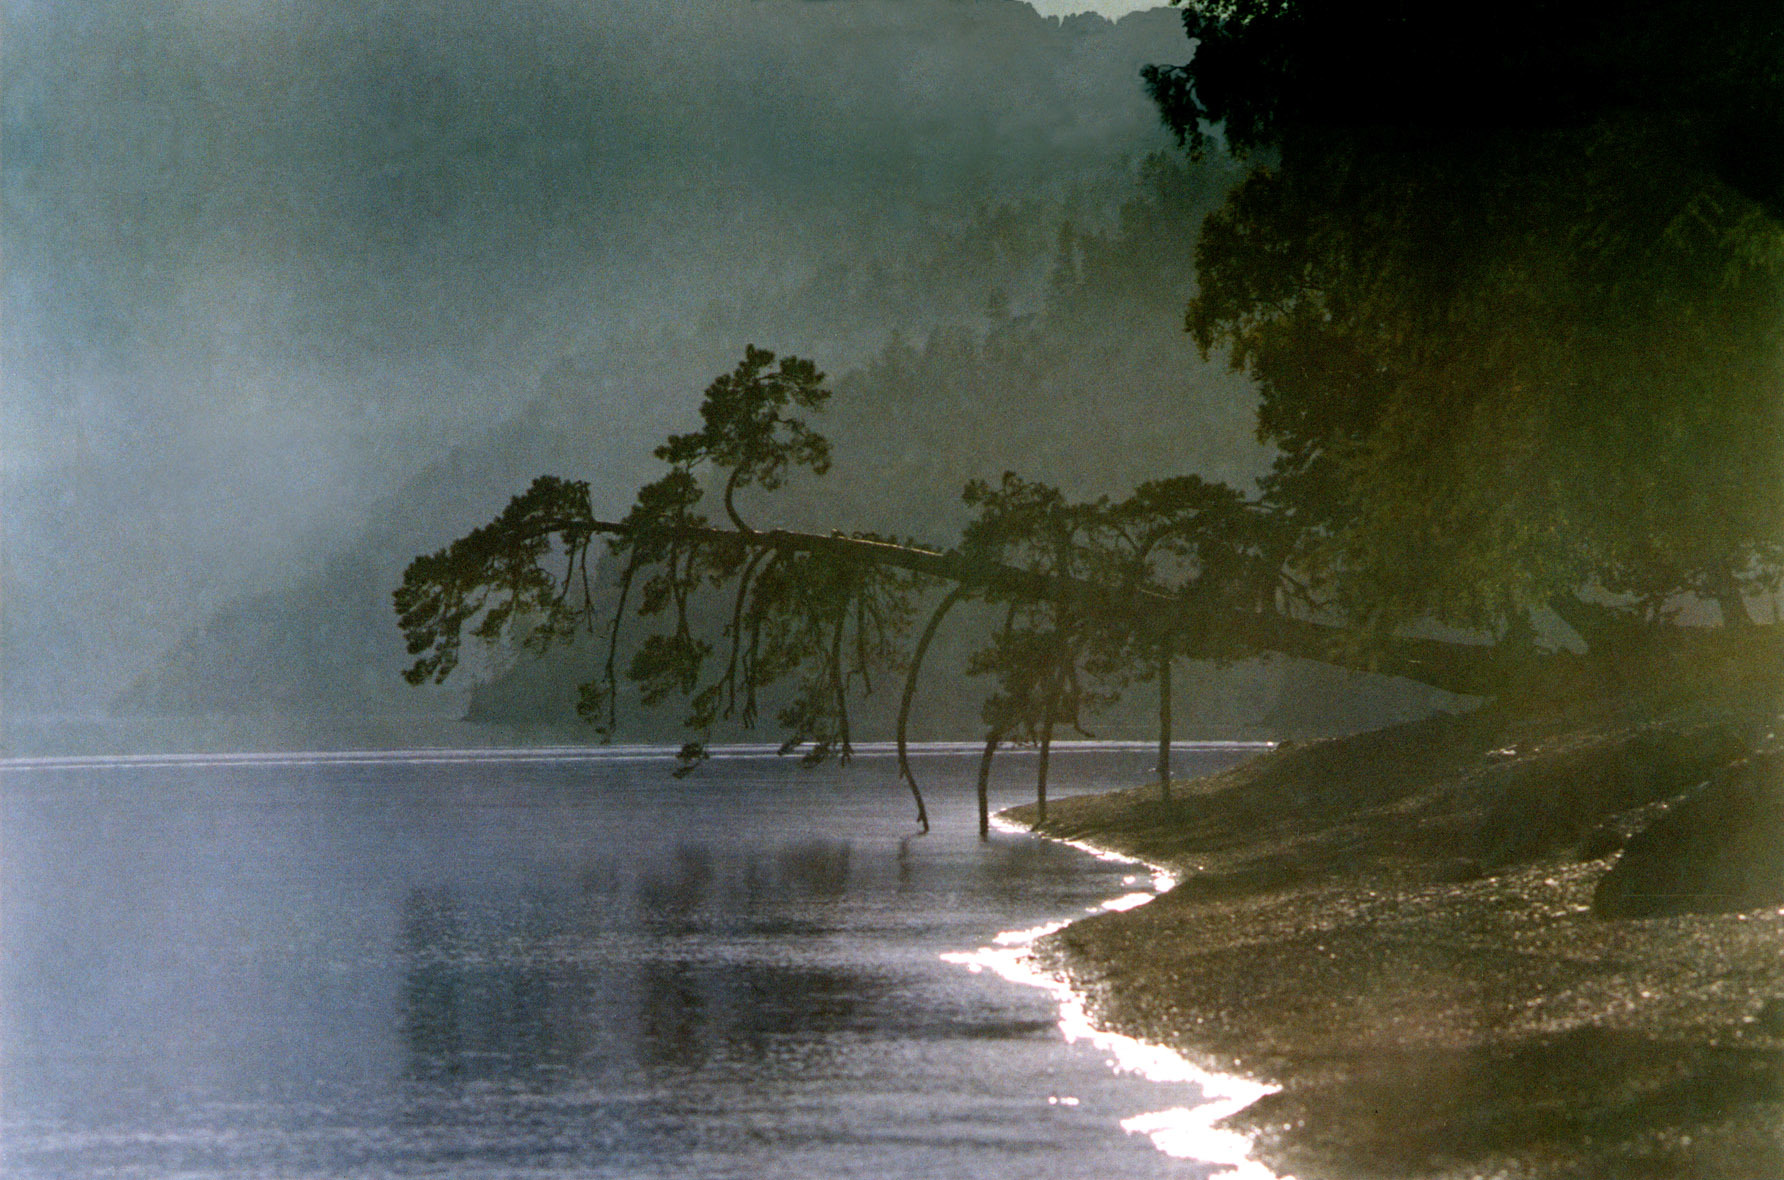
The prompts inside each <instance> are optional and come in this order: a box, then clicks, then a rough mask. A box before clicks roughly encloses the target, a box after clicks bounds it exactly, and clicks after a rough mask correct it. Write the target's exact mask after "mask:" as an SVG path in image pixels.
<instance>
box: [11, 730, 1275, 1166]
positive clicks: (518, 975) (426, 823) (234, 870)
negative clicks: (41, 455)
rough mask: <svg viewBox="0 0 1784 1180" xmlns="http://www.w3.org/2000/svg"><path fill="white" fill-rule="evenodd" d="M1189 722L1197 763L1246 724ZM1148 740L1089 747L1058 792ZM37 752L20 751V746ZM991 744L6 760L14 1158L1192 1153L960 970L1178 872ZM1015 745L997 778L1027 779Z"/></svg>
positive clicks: (1145, 1094) (677, 1159)
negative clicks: (1000, 824)
mask: <svg viewBox="0 0 1784 1180" xmlns="http://www.w3.org/2000/svg"><path fill="white" fill-rule="evenodd" d="M1250 752H1251V751H1250V750H1247V749H1244V748H1240V747H1205V748H1197V749H1183V748H1180V749H1179V750H1178V752H1177V758H1178V760H1179V764H1180V766H1181V769H1182V770H1183V771H1184V772H1188V771H1191V770H1197V769H1213V768H1215V767H1218V766H1221V765H1225V764H1229V763H1231V762H1233V761H1236V760H1238V759H1239V758H1241V757H1243V756H1245V754H1247V753H1250ZM1151 761H1152V754H1151V753H1150V752H1148V751H1144V750H1138V749H1132V748H1129V749H1120V750H1111V749H1107V748H1105V749H1100V750H1096V751H1086V750H1080V751H1072V752H1064V753H1062V754H1060V755H1059V756H1058V757H1057V759H1056V768H1055V771H1054V775H1053V778H1054V784H1055V785H1054V787H1053V789H1054V791H1055V792H1056V793H1058V794H1069V793H1073V792H1076V791H1085V790H1104V789H1109V788H1112V787H1117V786H1127V785H1132V784H1134V783H1136V782H1140V781H1144V780H1145V778H1146V777H1147V776H1148V773H1149V766H1150V763H1151ZM0 765H5V764H0ZM975 765H976V760H975V758H974V757H972V756H971V755H969V754H967V753H965V752H964V751H956V752H953V753H947V752H943V751H931V752H929V753H926V754H925V755H924V756H923V757H922V758H921V760H920V761H919V762H918V763H917V766H918V769H919V774H920V775H921V776H922V777H923V780H924V782H925V786H926V794H927V795H928V797H929V800H930V805H931V812H932V817H933V819H934V822H935V830H934V831H933V832H932V833H931V834H930V835H927V836H921V837H919V836H916V835H915V834H914V832H915V825H914V823H913V822H912V810H911V804H910V798H909V795H908V793H906V791H905V789H904V788H903V786H902V785H901V784H900V783H899V782H898V780H897V778H896V773H895V766H894V762H893V760H892V759H891V758H889V757H884V756H867V757H862V758H859V759H858V760H857V761H856V762H855V763H854V764H853V765H852V766H851V767H849V768H847V769H835V768H820V769H817V770H808V769H803V768H801V767H799V766H797V765H796V764H795V760H793V759H776V758H773V757H769V756H754V755H751V756H745V755H743V754H741V753H740V754H736V755H732V756H725V757H719V758H716V759H715V760H713V761H712V762H710V763H708V764H707V765H705V766H704V767H702V768H701V769H700V770H699V771H698V772H696V773H695V774H694V775H692V776H690V777H688V778H685V779H681V780H676V779H675V778H673V777H672V775H671V773H670V771H671V768H672V763H671V762H670V761H669V759H668V758H666V757H665V756H663V755H662V754H661V753H660V752H659V753H652V754H649V755H645V754H642V753H639V752H635V751H625V750H620V749H613V750H605V751H583V752H549V751H547V752H526V753H522V752H508V753H503V752H492V751H483V752H477V753H474V754H448V753H445V752H431V753H421V754H413V755H394V754H392V755H366V756H352V757H350V756H324V757H315V758H305V757H300V756H244V757H241V758H231V757H219V756H210V757H207V758H203V759H188V760H177V759H176V760H166V761H144V760H128V761H124V760H120V761H117V762H107V761H105V760H97V761H92V762H84V763H76V764H63V765H49V766H44V765H38V766H33V767H23V766H21V765H20V764H18V763H14V764H11V765H6V767H5V769H4V770H0V800H3V808H0V823H3V825H4V826H3V827H0V837H3V840H4V845H3V852H4V861H3V869H0V906H3V907H4V908H3V918H4V926H3V931H4V941H3V943H0V946H3V948H4V949H3V953H0V1021H3V1023H0V1037H3V1041H0V1045H3V1048H0V1053H3V1058H0V1066H3V1071H4V1072H3V1074H0V1078H3V1082H4V1091H3V1106H0V1118H3V1120H4V1121H3V1123H0V1133H3V1136H4V1138H3V1140H0V1149H3V1152H4V1155H3V1156H0V1163H3V1165H4V1170H5V1172H6V1174H7V1175H8V1176H10V1177H48V1176H56V1177H63V1176H66V1177H176V1176H177V1177H182V1178H197V1177H261V1176H266V1177H272V1176H277V1177H359V1176H435V1177H464V1178H469V1177H522V1176H525V1177H571V1176H578V1177H631V1176H675V1177H683V1176H687V1177H731V1176H736V1177H744V1176H750V1177H756V1176H766V1177H833V1176H861V1175H872V1176H881V1177H903V1176H911V1177H929V1176H936V1177H944V1176H945V1177H954V1176H958V1177H969V1176H970V1177H997V1176H1010V1177H1023V1178H1025V1180H1033V1178H1037V1177H1089V1176H1095V1177H1112V1178H1121V1177H1142V1178H1143V1177H1155V1176H1158V1177H1162V1176H1170V1177H1186V1176H1203V1175H1206V1174H1208V1172H1209V1170H1210V1168H1209V1166H1207V1165H1202V1164H1197V1163H1195V1162H1192V1161H1186V1160H1175V1159H1172V1158H1170V1157H1168V1156H1166V1155H1163V1154H1161V1153H1159V1152H1158V1151H1156V1150H1155V1149H1154V1148H1153V1146H1152V1144H1151V1142H1150V1141H1149V1140H1148V1139H1147V1138H1146V1137H1145V1136H1143V1135H1133V1134H1128V1133H1126V1132H1124V1131H1123V1130H1122V1129H1121V1127H1120V1122H1121V1120H1122V1119H1124V1118H1129V1117H1132V1116H1135V1115H1138V1114H1143V1113H1145V1112H1148V1111H1154V1110H1159V1109H1162V1108H1166V1107H1171V1106H1183V1105H1193V1104H1194V1103H1195V1102H1196V1101H1197V1100H1198V1097H1199V1096H1198V1094H1197V1093H1196V1088H1195V1086H1194V1085H1191V1084H1183V1085H1159V1084H1155V1083H1152V1082H1149V1081H1146V1080H1144V1079H1142V1078H1138V1077H1135V1076H1132V1075H1128V1074H1120V1073H1117V1072H1116V1071H1114V1070H1112V1069H1111V1068H1110V1066H1109V1064H1108V1060H1107V1057H1106V1055H1105V1054H1104V1053H1103V1052H1101V1051H1099V1050H1097V1049H1096V1048H1094V1047H1092V1046H1090V1045H1089V1044H1087V1043H1086V1042H1083V1041H1079V1042H1076V1043H1071V1042H1068V1041H1067V1040H1066V1039H1065V1038H1064V1037H1063V1036H1062V1035H1061V1033H1060V1030H1059V1028H1058V1025H1057V1016H1058V1013H1057V1011H1056V1009H1055V1006H1054V1003H1053V1001H1052V1000H1051V999H1049V998H1048V997H1047V996H1046V995H1045V994H1044V993H1043V992H1041V991H1039V990H1037V989H1034V988H1028V987H1022V986H1019V985H1017V984H1014V983H1010V982H1008V981H1006V980H1004V979H1002V978H999V977H998V976H996V975H994V974H993V973H991V972H980V973H973V972H970V971H968V970H966V969H965V968H964V967H962V966H959V965H957V964H954V963H949V962H945V961H943V960H942V959H941V957H940V956H941V955H942V954H943V953H947V952H958V951H965V950H972V949H974V948H977V947H980V946H984V945H985V944H987V943H989V942H990V941H991V940H992V938H993V937H994V936H995V935H996V934H997V933H998V932H1000V931H1004V930H1011V929H1020V928H1025V927H1032V926H1035V925H1038V924H1040V923H1043V922H1046V921H1049V920H1054V919H1059V918H1064V917H1071V916H1077V915H1080V914H1083V913H1084V912H1086V911H1087V910H1089V909H1091V908H1093V907H1095V906H1096V905H1098V904H1099V903H1100V902H1102V901H1104V900H1107V899H1109V898H1111V897H1114V896H1117V895H1121V894H1130V893H1133V892H1134V891H1135V890H1136V889H1146V888H1147V887H1148V878H1147V877H1146V875H1145V873H1144V872H1143V871H1142V870H1141V869H1140V868H1139V867H1138V866H1134V865H1131V864H1121V863H1112V862H1109V861H1101V860H1097V859H1095V858H1093V857H1091V856H1089V855H1087V854H1085V853H1082V852H1079V851H1077V850H1075V849H1072V848H1069V847H1066V846H1063V845H1058V844H1053V843H1049V842H1045V841H1041V840H1038V839H1036V838H1033V837H1030V836H1027V835H1024V834H1019V833H995V834H994V835H993V838H992V840H991V842H990V843H989V844H981V843H980V842H979V841H978V839H977V837H976V833H975V830H974V818H973V804H972V779H973V772H974V769H975ZM1033 767H1034V760H1033V756H1032V754H1031V755H1028V756H1026V757H1024V756H1021V755H1017V756H1013V757H1009V758H1007V759H1002V760H1001V764H1000V766H999V778H1000V779H1001V780H1002V781H1001V783H1000V784H999V789H998V793H997V795H996V797H995V799H994V802H995V804H996V805H999V806H1007V805H1010V804H1012V803H1016V802H1020V801H1022V800H1023V799H1024V798H1026V796H1027V795H1028V793H1029V792H1030V791H1031V790H1032V774H1033Z"/></svg>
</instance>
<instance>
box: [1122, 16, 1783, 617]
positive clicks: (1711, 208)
mask: <svg viewBox="0 0 1784 1180" xmlns="http://www.w3.org/2000/svg"><path fill="white" fill-rule="evenodd" d="M1188 7H1189V9H1190V12H1189V14H1188V15H1187V24H1188V25H1189V28H1190V32H1191V34H1192V36H1196V37H1199V38H1201V41H1200V44H1199V45H1198V48H1197V52H1196V57H1195V60H1194V61H1192V62H1191V63H1189V64H1188V65H1187V66H1184V67H1182V68H1181V69H1180V70H1176V71H1170V72H1167V74H1160V75H1158V77H1159V79H1160V81H1159V84H1158V85H1157V86H1155V92H1156V93H1157V95H1158V97H1159V99H1160V102H1161V104H1162V109H1163V111H1164V113H1165V115H1166V118H1167V120H1168V121H1172V122H1174V123H1175V124H1176V125H1177V126H1178V127H1179V129H1180V131H1183V132H1184V134H1185V135H1189V134H1190V133H1191V132H1192V131H1196V130H1198V129H1201V128H1203V127H1204V125H1205V124H1206V123H1207V122H1208V121H1210V120H1215V121H1220V120H1224V121H1225V127H1226V132H1227V134H1228V136H1229V138H1230V139H1231V141H1232V142H1234V143H1237V144H1240V145H1241V146H1244V147H1247V148H1263V147H1269V148H1270V149H1272V153H1273V158H1271V159H1270V160H1268V162H1260V163H1258V164H1257V165H1256V166H1254V167H1253V169H1252V172H1251V174H1250V175H1249V176H1248V178H1247V179H1246V180H1245V182H1244V183H1243V184H1241V185H1240V186H1238V187H1237V188H1236V189H1235V190H1234V191H1233V192H1232V193H1231V195H1230V197H1229V199H1228V201H1227V203H1226V205H1225V206H1224V207H1223V208H1222V209H1221V210H1219V211H1218V212H1216V213H1215V214H1214V215H1212V216H1211V217H1210V218H1209V219H1208V220H1207V222H1206V223H1205V224H1204V227H1203V231H1202V235H1201V238H1200V241H1199V243H1198V246H1197V264H1198V280H1199V289H1198V292H1197V295H1196V296H1195V298H1194V299H1193V301H1192V302H1191V304H1190V305H1189V308H1188V313H1187V323H1188V326H1189V328H1190V330H1191V333H1192V335H1193V336H1194V338H1195V340H1196V342H1197V344H1198V345H1199V346H1200V348H1201V349H1202V350H1203V352H1204V354H1209V353H1212V352H1214V351H1220V352H1223V353H1224V354H1225V355H1226V357H1227V359H1228V360H1229V362H1230V363H1231V364H1232V365H1233V366H1234V367H1235V368H1236V369H1241V370H1243V371H1245V372H1246V373H1248V374H1249V375H1250V376H1252V377H1253V378H1254V379H1255V381H1256V382H1257V384H1258V388H1259V391H1260V394H1261V399H1262V400H1261V408H1260V411H1259V419H1258V423H1259V434H1260V437H1261V438H1263V439H1264V440H1265V441H1267V442H1269V443H1271V444H1273V445H1274V446H1276V447H1277V448H1278V450H1279V452H1280V454H1279V457H1278V459H1277V461H1276V464H1275V467H1274V470H1273V472H1272V474H1271V476H1270V477H1269V478H1268V479H1267V480H1266V481H1265V486H1264V492H1265V495H1264V502H1265V504H1266V505H1267V506H1268V507H1269V508H1270V509H1271V510H1273V512H1274V513H1275V514H1276V515H1277V516H1278V517H1279V518H1281V519H1283V520H1284V521H1286V522H1290V523H1291V524H1292V530H1293V532H1294V534H1295V536H1294V539H1293V541H1292V545H1293V549H1292V552H1291V555H1290V561H1291V563H1292V564H1293V565H1294V566H1295V567H1297V569H1298V570H1299V572H1300V575H1301V577H1302V580H1303V582H1304V584H1305V586H1306V588H1307V589H1308V591H1309V600H1310V601H1318V602H1321V603H1323V604H1324V605H1325V606H1326V607H1327V608H1329V609H1331V608H1335V609H1337V610H1338V611H1341V612H1342V613H1343V614H1344V616H1345V617H1347V618H1348V619H1349V620H1350V621H1351V622H1352V623H1353V624H1357V625H1359V626H1361V627H1363V628H1364V629H1365V630H1368V631H1371V632H1373V633H1374V634H1375V635H1377V636H1386V635H1389V634H1392V633H1393V631H1394V630H1395V628H1397V627H1399V626H1401V625H1404V624H1408V623H1412V622H1415V621H1418V620H1428V619H1437V620H1440V621H1443V622H1446V623H1450V624H1454V625H1458V626H1462V627H1468V628H1475V629H1479V630H1483V631H1487V632H1495V631H1498V630H1500V629H1502V628H1504V627H1506V626H1508V625H1510V624H1511V623H1513V622H1514V621H1517V620H1520V619H1522V618H1523V616H1524V615H1525V614H1526V613H1527V612H1528V611H1529V610H1531V609H1535V608H1539V607H1541V606H1543V605H1544V604H1546V603H1547V602H1549V601H1550V600H1552V599H1553V598H1554V597H1555V596H1556V595H1557V594H1564V595H1572V594H1574V593H1576V592H1581V591H1587V592H1595V593H1602V592H1605V591H1609V592H1611V593H1614V594H1618V595H1627V596H1631V597H1633V598H1635V599H1636V600H1638V601H1641V602H1644V603H1646V604H1648V605H1647V608H1646V609H1648V610H1649V611H1650V613H1655V612H1658V611H1661V610H1663V609H1667V608H1666V607H1665V604H1666V603H1667V602H1668V601H1670V600H1672V599H1674V598H1676V597H1677V596H1678V595H1680V594H1697V595H1700V596H1704V597H1711V598H1716V599H1718V600H1719V601H1723V602H1724V603H1726V604H1727V609H1725V611H1724V613H1725V614H1734V613H1740V608H1739V605H1738V603H1739V597H1740V595H1739V591H1740V590H1741V589H1745V590H1748V591H1754V590H1763V589H1766V588H1768V587H1775V586H1776V585H1777V584H1778V580H1779V577H1780V572H1781V569H1780V560H1781V554H1780V545H1781V544H1784V542H1781V541H1780V538H1784V445H1780V439H1781V438H1784V365H1781V364H1780V360H1779V358H1780V356H1781V355H1784V313H1780V311H1779V309H1780V308H1781V307H1784V270H1781V269H1780V267H1779V264H1778V258H1779V251H1780V247H1781V246H1784V232H1781V228H1780V225H1779V223H1778V222H1777V221H1776V220H1774V219H1773V217H1771V216H1769V215H1768V214H1767V213H1766V212H1765V211H1764V208H1763V206H1762V205H1760V204H1757V203H1756V199H1757V200H1771V201H1773V203H1774V205H1776V204H1777V203H1778V200H1777V198H1778V196H1779V194H1778V193H1777V192H1773V193H1772V194H1771V195H1770V196H1768V195H1767V194H1766V193H1764V192H1761V191H1758V190H1755V189H1753V187H1752V186H1751V185H1750V184H1747V183H1746V182H1745V181H1742V180H1740V179H1739V178H1737V177H1735V176H1734V175H1733V174H1732V173H1731V172H1730V170H1729V168H1728V167H1727V165H1728V159H1727V156H1726V154H1725V153H1723V152H1722V150H1721V147H1720V145H1721V144H1722V142H1723V141H1722V139H1721V138H1720V137H1721V135H1722V129H1723V128H1724V127H1725V126H1727V125H1732V124H1729V122H1728V121H1729V120H1734V121H1736V122H1739V120H1740V119H1741V118H1745V117H1746V116H1744V115H1741V113H1740V112H1741V111H1742V110H1745V109H1748V108H1749V107H1750V105H1751V103H1750V101H1749V100H1755V99H1762V100H1763V101H1762V102H1761V103H1760V108H1753V109H1761V108H1762V109H1765V110H1767V111H1779V110H1784V77H1781V75H1780V71H1779V70H1778V68H1777V66H1776V61H1777V60H1781V59H1778V58H1777V57H1776V55H1775V51H1776V50H1777V49H1778V48H1779V46H1780V45H1784V17H1781V16H1780V12H1781V11H1784V10H1778V9H1776V7H1775V6H1773V7H1772V9H1770V10H1768V11H1761V10H1760V9H1759V8H1758V7H1755V6H1743V5H1738V4H1736V5H1730V6H1712V7H1713V8H1714V9H1715V11H1717V12H1718V13H1719V14H1721V15H1720V16H1718V17H1715V18H1711V17H1709V16H1707V15H1706V14H1704V13H1703V12H1702V11H1701V6H1692V7H1693V10H1694V11H1695V12H1696V15H1695V16H1693V15H1692V14H1690V13H1687V11H1686V6H1684V5H1683V4H1682V3H1681V4H1673V3H1666V4H1660V5H1650V6H1645V7H1642V8H1640V10H1639V11H1636V10H1630V11H1619V12H1613V11H1612V9H1609V8H1601V7H1597V6H1586V7H1580V6H1566V5H1557V4H1548V3H1541V2H1538V0H1531V2H1530V3H1525V4H1516V5H1513V6H1512V7H1511V8H1510V9H1506V10H1504V11H1503V12H1501V13H1500V14H1499V18H1500V19H1501V20H1502V21H1503V22H1504V23H1505V24H1506V25H1507V26H1508V27H1510V28H1513V29H1516V28H1524V29H1527V30H1529V31H1530V34H1529V35H1528V36H1524V37H1519V36H1510V37H1502V36H1491V37H1489V36H1478V35H1477V36H1475V37H1474V38H1473V39H1472V40H1467V39H1464V40H1465V41H1466V43H1465V44H1460V47H1459V49H1458V48H1457V47H1458V42H1457V32H1458V29H1464V26H1462V25H1459V24H1457V22H1456V18H1455V17H1454V15H1453V14H1452V13H1453V11H1459V10H1447V9H1444V8H1442V6H1426V7H1424V8H1419V9H1416V11H1415V9H1414V8H1408V7H1407V6H1405V5H1401V4H1389V3H1377V2H1375V0H1348V2H1347V3H1344V4H1341V5H1336V6H1334V5H1313V4H1307V3H1295V2H1291V0H1230V2H1225V3H1218V4H1217V3H1192V4H1190V5H1189V6H1188ZM1723 17H1726V18H1727V23H1725V24H1719V23H1718V21H1720V20H1721V19H1722V18H1723ZM1737 30H1738V32H1737ZM1741 37H1755V38H1758V41H1757V42H1756V43H1757V44H1761V45H1769V46H1771V49H1770V50H1766V51H1764V52H1757V53H1756V51H1755V50H1754V49H1753V48H1752V45H1751V44H1748V43H1745V42H1742V41H1740V38H1741ZM1452 49H1456V50H1457V52H1455V53H1452V52H1451V50H1452ZM1767 53H1770V54H1772V56H1771V57H1770V58H1769V59H1767V57H1766V54H1767ZM1765 60H1770V61H1771V63H1772V64H1770V65H1763V64H1762V63H1763V61H1765ZM1436 62H1441V63H1443V64H1442V68H1441V69H1440V70H1434V69H1433V67H1432V64H1431V63H1436ZM1681 62H1692V63H1694V65H1693V66H1692V68H1691V69H1690V70H1686V69H1683V68H1682V67H1681V65H1680V63H1681ZM1353 73H1354V74H1355V75H1356V77H1355V78H1354V79H1353V80H1354V81H1356V82H1357V83H1358V84H1357V85H1355V86H1350V87H1348V88H1347V87H1345V86H1343V85H1340V83H1341V82H1342V81H1343V80H1344V79H1345V78H1346V77H1349V76H1350V75H1351V74H1353ZM1167 75H1168V76H1167ZM1481 78H1492V79H1500V80H1501V81H1502V82H1504V83H1505V84H1503V85H1494V86H1488V87H1485V88H1476V90H1474V91H1470V89H1469V88H1470V85H1471V82H1470V80H1471V79H1476V80H1478V79H1481ZM1662 80H1665V83H1666V84H1665V85H1661V82H1662ZM1768 117H1769V116H1768ZM1258 158H1259V159H1260V160H1261V159H1262V157H1261V154H1260V155H1259V157H1258ZM1744 175H1746V176H1748V178H1749V179H1750V178H1751V176H1752V175H1756V173H1754V172H1753V170H1751V169H1748V170H1747V172H1746V173H1744ZM1731 586H1732V587H1734V589H1730V587H1731ZM1718 587H1720V589H1718Z"/></svg>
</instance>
